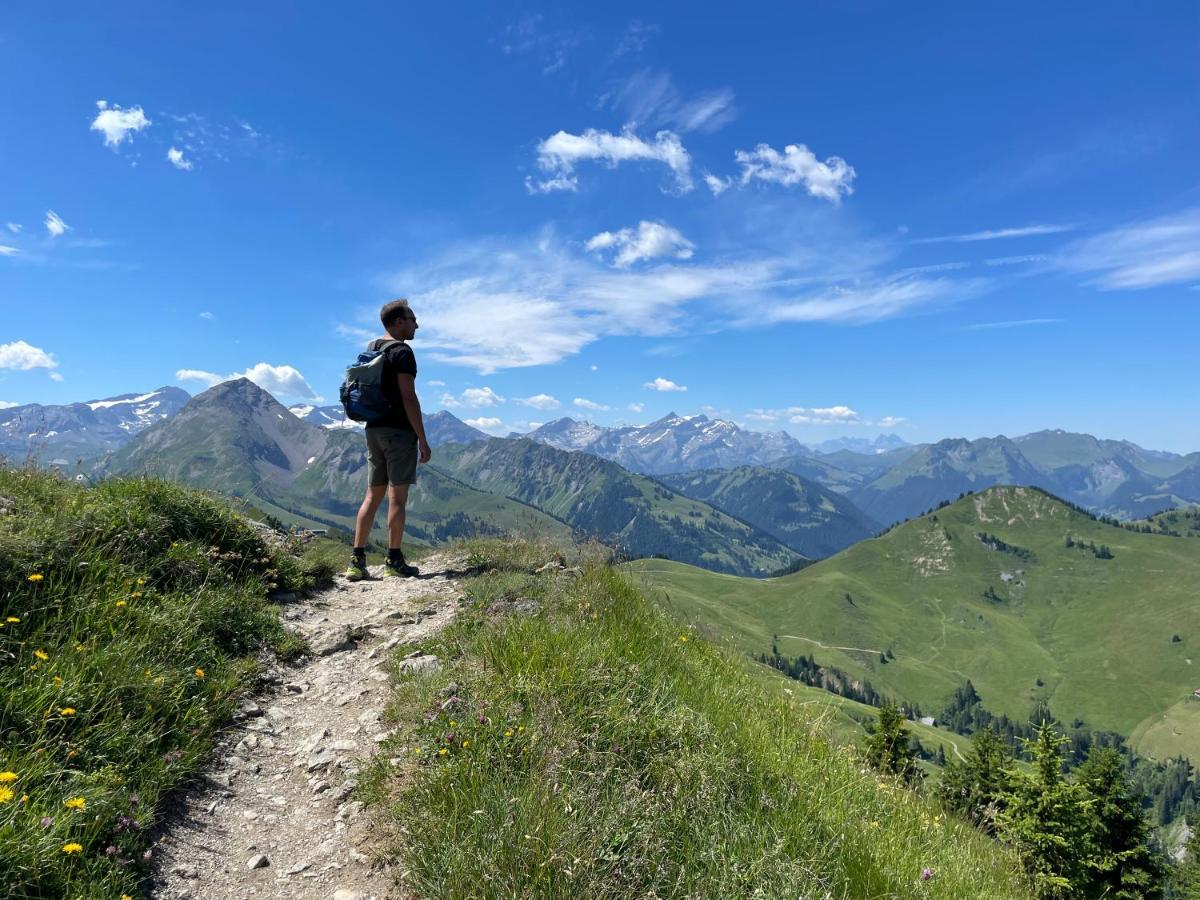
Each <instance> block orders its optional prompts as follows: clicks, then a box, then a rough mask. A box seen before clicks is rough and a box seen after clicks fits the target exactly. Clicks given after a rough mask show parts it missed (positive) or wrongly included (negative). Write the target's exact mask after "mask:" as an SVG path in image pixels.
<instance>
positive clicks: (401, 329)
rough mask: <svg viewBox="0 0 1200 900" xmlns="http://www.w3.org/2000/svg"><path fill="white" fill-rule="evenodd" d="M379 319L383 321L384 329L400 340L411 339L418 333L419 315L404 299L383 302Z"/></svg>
mask: <svg viewBox="0 0 1200 900" xmlns="http://www.w3.org/2000/svg"><path fill="white" fill-rule="evenodd" d="M379 321H380V322H382V323H383V330H384V331H386V332H387V333H388V334H390V335H391V336H392V337H394V338H395V339H396V340H398V341H410V340H412V337H413V335H414V334H416V333H417V317H416V316H415V315H413V311H412V310H411V309H409V306H408V301H407V300H404V299H401V300H392V301H389V302H388V303H385V304H383V308H382V309H380V310H379Z"/></svg>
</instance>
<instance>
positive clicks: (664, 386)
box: [642, 376, 687, 392]
mask: <svg viewBox="0 0 1200 900" xmlns="http://www.w3.org/2000/svg"><path fill="white" fill-rule="evenodd" d="M642 387H644V388H645V389H646V390H648V391H664V392H665V391H686V390H687V385H684V384H676V383H675V382H674V381H672V380H671V379H669V378H663V377H661V376H659V377H658V378H655V379H654V380H653V381H647V382H646V383H645V384H643V385H642Z"/></svg>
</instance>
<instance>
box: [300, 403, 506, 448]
mask: <svg viewBox="0 0 1200 900" xmlns="http://www.w3.org/2000/svg"><path fill="white" fill-rule="evenodd" d="M288 411H289V412H290V413H291V414H292V415H294V416H296V417H297V418H299V419H302V420H303V421H305V422H308V423H309V424H311V425H319V426H321V427H322V428H344V429H347V430H350V431H361V430H362V428H363V423H362V422H355V421H354V420H353V419H347V418H346V411H345V410H344V409H343V408H342V407H341V406H340V405H337V406H313V405H311V404H308V403H299V404H296V405H295V406H290V407H288ZM421 418H422V419H423V420H424V424H425V437H426V438H427V439H428V440H429V446H431V447H438V446H441V445H442V444H466V443H470V442H471V441H483V440H487V439H488V437H490V435H488V434H485V433H484V432H482V431H480V430H479V429H478V428H472V427H471V426H470V425H468V424H467V423H466V422H464V421H462V419H460V418H458V417H457V416H456V415H454V413H451V412H447V411H446V410H439V411H437V412H434V413H425V414H423V415H422V417H421Z"/></svg>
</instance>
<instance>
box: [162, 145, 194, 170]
mask: <svg viewBox="0 0 1200 900" xmlns="http://www.w3.org/2000/svg"><path fill="white" fill-rule="evenodd" d="M167 161H168V162H169V163H170V164H171V165H173V166H174V167H175V168H177V169H180V170H182V171H184V172H190V171H191V169H192V161H191V160H190V159H184V158H183V151H182V150H180V149H178V148H176V147H172V148H171V149H170V150H168V151H167Z"/></svg>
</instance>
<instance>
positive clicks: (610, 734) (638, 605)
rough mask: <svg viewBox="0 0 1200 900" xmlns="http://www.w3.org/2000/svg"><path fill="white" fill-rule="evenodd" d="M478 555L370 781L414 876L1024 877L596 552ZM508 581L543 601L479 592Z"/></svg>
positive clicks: (875, 886)
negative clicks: (867, 763) (523, 605)
mask: <svg viewBox="0 0 1200 900" xmlns="http://www.w3.org/2000/svg"><path fill="white" fill-rule="evenodd" d="M477 561H478V562H479V564H480V566H481V568H485V569H490V570H491V571H493V572H494V573H495V574H492V575H487V576H480V577H477V578H475V579H473V580H472V581H471V582H470V583H469V586H468V589H469V591H470V595H471V601H472V602H470V603H469V604H468V605H466V606H465V607H464V608H463V611H462V613H461V615H460V618H459V620H458V621H457V622H456V624H455V625H453V626H452V627H451V628H450V629H449V630H448V631H447V632H445V633H443V634H442V635H440V636H439V637H437V638H436V639H433V640H431V641H430V642H428V643H427V645H425V647H424V649H425V650H427V651H430V652H434V653H436V654H437V655H438V656H439V657H441V658H442V659H443V660H445V661H446V665H445V668H443V669H442V670H441V671H439V672H438V673H436V674H435V675H433V676H430V677H420V678H402V679H401V680H400V682H399V684H398V690H397V694H396V697H395V700H394V702H393V704H392V707H391V709H390V715H391V717H392V718H393V719H394V720H395V721H396V722H397V724H398V730H397V733H396V735H395V737H393V739H392V740H391V742H390V744H389V745H388V746H387V747H385V748H384V753H383V754H382V759H381V761H380V763H379V765H378V766H377V767H376V769H375V770H374V772H373V777H369V778H368V779H367V780H366V783H365V787H366V791H367V797H368V799H370V800H373V801H375V802H379V803H385V804H386V807H385V811H386V815H387V816H389V817H391V818H392V819H393V820H394V822H395V824H396V826H397V828H403V832H402V836H401V833H400V832H397V834H396V842H397V849H402V850H403V852H404V863H405V868H406V870H407V873H408V885H407V886H408V887H409V888H410V889H411V890H413V891H414V892H415V893H417V894H418V895H421V896H455V897H457V896H481V895H483V896H513V897H531V896H537V897H570V898H574V897H595V898H618V897H622V898H623V897H630V896H680V897H682V896H691V897H751V896H754V897H783V896H805V897H812V898H818V897H821V898H827V897H828V898H832V897H837V898H859V897H877V898H885V897H889V898H890V897H915V896H928V897H947V898H960V897H977V898H999V897H1025V896H1029V890H1028V887H1027V886H1026V885H1025V884H1024V882H1023V880H1022V877H1021V876H1020V875H1019V874H1018V873H1017V870H1016V867H1015V864H1014V861H1013V859H1012V857H1011V856H1009V855H1008V853H1007V852H1006V851H1004V850H1003V849H1002V848H1000V847H999V846H998V845H997V844H995V843H993V842H991V841H990V840H988V839H987V838H985V837H983V836H982V835H981V834H979V833H978V832H976V831H974V830H973V829H971V828H969V827H968V826H965V825H963V824H959V823H956V822H953V821H951V822H947V821H944V820H943V819H942V818H941V817H940V816H939V812H938V810H937V809H936V808H935V807H934V806H933V805H932V804H930V803H929V802H928V801H926V800H924V799H922V798H921V797H920V796H919V795H917V794H915V793H912V792H910V791H909V790H907V789H905V788H903V787H901V786H899V785H898V784H896V783H894V782H892V781H891V780H890V779H887V778H880V777H876V776H875V775H874V774H872V773H871V772H869V771H868V770H866V769H865V768H864V767H863V764H862V762H861V761H860V760H859V759H858V758H857V756H856V754H855V753H854V752H853V751H852V750H850V749H849V748H841V749H839V748H837V747H835V746H834V744H833V743H832V742H831V741H829V740H828V739H827V733H828V732H827V723H826V719H827V715H826V714H824V713H823V712H822V710H824V709H826V708H827V707H825V706H822V707H819V708H818V707H814V706H813V705H812V704H810V703H809V702H808V700H809V698H808V697H807V696H798V695H797V696H789V695H786V694H784V693H783V692H782V691H781V690H780V687H781V682H780V681H779V680H778V679H777V678H771V679H769V680H768V681H766V682H764V681H763V678H764V674H763V673H762V672H761V670H757V668H756V667H755V671H751V672H748V667H747V664H746V663H745V661H744V660H743V659H741V658H740V656H739V655H738V654H735V653H730V652H728V651H725V650H722V649H721V648H719V647H717V646H716V645H714V644H711V643H709V642H707V641H705V640H703V639H700V638H698V637H697V636H696V634H695V633H694V632H692V631H691V630H688V629H686V628H681V626H680V625H679V624H677V623H676V622H674V621H673V620H672V619H671V618H669V617H668V616H666V615H664V614H663V613H662V612H661V611H659V610H658V609H656V607H655V605H654V604H652V603H649V602H647V601H646V600H645V599H644V598H643V597H642V596H641V595H640V594H639V593H638V592H637V591H636V590H635V589H634V588H633V586H632V585H631V584H630V583H629V582H628V581H626V580H625V579H623V578H622V577H620V576H619V575H617V574H616V573H615V572H613V571H612V570H611V569H606V568H604V567H603V566H599V565H593V566H590V567H588V568H586V569H585V571H584V574H583V575H582V576H581V577H580V578H578V579H570V578H566V577H564V576H561V575H551V574H543V575H538V576H534V575H530V574H528V573H529V572H530V570H532V569H533V568H535V567H536V566H537V564H538V563H539V562H540V560H539V559H530V558H524V559H522V560H521V561H520V563H521V564H520V565H513V564H511V562H512V561H511V559H510V558H509V557H508V555H507V551H506V549H505V548H499V549H496V548H493V549H492V550H490V551H489V550H485V551H484V552H482V553H478V554H477ZM516 596H522V597H529V598H534V599H536V600H537V601H538V602H539V603H540V604H541V607H542V611H541V612H540V613H539V614H537V615H533V616H521V615H511V616H504V615H498V614H496V613H495V612H491V613H489V609H492V610H494V608H495V607H494V604H496V603H498V602H500V601H503V600H504V599H505V598H511V597H516ZM451 682H453V684H454V686H453V687H451ZM448 695H452V696H453V697H455V698H456V699H454V700H452V701H450V702H449V703H447V701H446V697H447V696H448ZM439 710H440V711H439ZM388 757H392V760H393V761H392V762H391V763H388V762H386V759H387V758H388ZM400 760H406V762H405V761H400ZM397 761H400V762H397ZM385 833H386V832H385ZM924 867H929V868H930V869H931V870H932V872H933V878H932V879H930V880H929V881H927V882H922V881H921V871H922V869H923V868H924Z"/></svg>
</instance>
